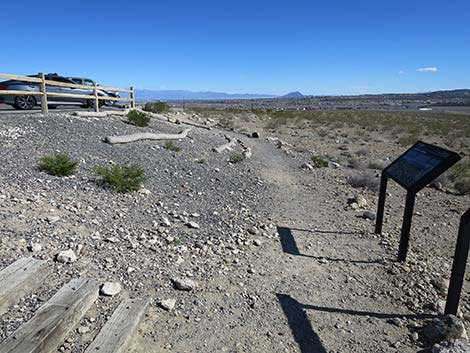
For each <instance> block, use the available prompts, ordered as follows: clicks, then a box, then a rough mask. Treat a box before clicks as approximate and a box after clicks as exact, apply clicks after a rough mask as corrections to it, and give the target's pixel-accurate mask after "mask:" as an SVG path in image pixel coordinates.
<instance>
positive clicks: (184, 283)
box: [172, 278, 197, 291]
mask: <svg viewBox="0 0 470 353" xmlns="http://www.w3.org/2000/svg"><path fill="white" fill-rule="evenodd" d="M172 281H173V285H174V286H175V288H176V289H179V290H184V291H192V290H194V289H196V288H197V283H196V282H195V281H193V280H192V279H189V278H174V279H173V280H172Z"/></svg>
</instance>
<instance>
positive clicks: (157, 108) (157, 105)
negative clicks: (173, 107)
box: [143, 101, 170, 113]
mask: <svg viewBox="0 0 470 353" xmlns="http://www.w3.org/2000/svg"><path fill="white" fill-rule="evenodd" d="M143 110H145V111H146V112H151V113H165V112H167V111H169V110H170V106H169V105H168V104H167V103H165V102H160V101H156V102H148V103H145V105H144V107H143Z"/></svg>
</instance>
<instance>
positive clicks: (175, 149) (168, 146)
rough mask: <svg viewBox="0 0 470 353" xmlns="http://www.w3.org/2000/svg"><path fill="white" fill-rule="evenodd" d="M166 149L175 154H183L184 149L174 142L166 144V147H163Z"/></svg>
mask: <svg viewBox="0 0 470 353" xmlns="http://www.w3.org/2000/svg"><path fill="white" fill-rule="evenodd" d="M163 147H164V148H165V149H167V150H168V151H173V152H181V151H182V150H183V149H182V148H181V147H179V146H176V145H175V144H174V143H173V141H168V142H167V143H165V146H163Z"/></svg>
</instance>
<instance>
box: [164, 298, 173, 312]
mask: <svg viewBox="0 0 470 353" xmlns="http://www.w3.org/2000/svg"><path fill="white" fill-rule="evenodd" d="M175 305H176V299H174V298H169V299H166V300H162V301H161V302H160V306H161V307H162V308H163V309H165V310H167V311H171V310H173V308H174V307H175Z"/></svg>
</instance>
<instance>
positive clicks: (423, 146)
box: [375, 141, 461, 261]
mask: <svg viewBox="0 0 470 353" xmlns="http://www.w3.org/2000/svg"><path fill="white" fill-rule="evenodd" d="M460 158H461V157H460V156H459V154H458V153H455V152H452V151H449V150H446V149H444V148H441V147H438V146H434V145H430V144H428V143H425V142H421V141H418V142H416V143H415V144H414V145H413V146H411V148H410V149H408V150H407V151H406V152H405V153H403V154H402V155H401V156H400V157H398V158H397V159H396V160H395V161H394V162H393V163H392V164H390V165H389V166H388V167H387V168H385V169H384V170H383V171H382V177H381V179H380V194H379V204H378V206H377V221H376V223H375V233H377V234H380V233H382V224H383V216H384V207H385V196H386V192H387V181H388V178H390V179H393V180H395V181H396V182H397V183H398V184H400V185H401V186H402V187H404V188H405V189H406V190H407V194H406V204H405V214H404V216H403V225H402V227H401V238H400V248H399V250H398V260H399V261H405V260H406V254H407V252H408V241H409V238H410V229H411V220H412V217H413V208H414V203H415V196H416V193H417V192H418V191H419V190H421V189H422V188H424V187H425V186H426V185H428V184H429V183H430V182H432V181H433V180H434V179H436V178H437V177H438V176H439V175H441V174H442V173H444V172H445V171H446V170H447V169H449V168H450V167H451V166H453V165H454V164H455V163H457V162H458V161H459V160H460Z"/></svg>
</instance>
